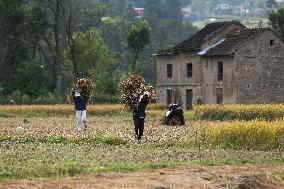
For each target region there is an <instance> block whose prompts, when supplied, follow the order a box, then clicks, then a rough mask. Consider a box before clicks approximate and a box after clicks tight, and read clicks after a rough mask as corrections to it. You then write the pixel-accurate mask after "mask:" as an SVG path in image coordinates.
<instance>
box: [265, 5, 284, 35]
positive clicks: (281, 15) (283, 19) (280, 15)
mask: <svg viewBox="0 0 284 189" xmlns="http://www.w3.org/2000/svg"><path fill="white" fill-rule="evenodd" d="M268 19H269V24H270V25H271V26H272V29H273V30H274V31H275V32H276V33H277V34H278V35H279V36H280V37H281V38H282V39H284V7H281V8H279V9H277V10H276V11H272V12H270V13H269V16H268Z"/></svg>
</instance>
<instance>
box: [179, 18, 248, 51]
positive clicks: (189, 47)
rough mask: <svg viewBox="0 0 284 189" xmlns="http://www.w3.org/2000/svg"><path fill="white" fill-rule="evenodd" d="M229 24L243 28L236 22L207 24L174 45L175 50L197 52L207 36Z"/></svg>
mask: <svg viewBox="0 0 284 189" xmlns="http://www.w3.org/2000/svg"><path fill="white" fill-rule="evenodd" d="M230 23H234V24H237V25H240V26H243V25H242V24H241V23H239V22H237V21H226V22H215V23H211V24H207V25H206V26H205V27H204V28H203V29H201V30H200V31H198V32H197V33H196V34H195V35H193V36H192V37H190V38H189V39H187V40H185V41H183V42H181V43H179V44H178V45H176V46H175V49H177V50H185V51H198V50H200V48H201V45H202V44H203V43H204V40H205V38H206V37H207V36H208V35H210V34H211V33H213V32H215V31H216V30H218V29H221V28H223V27H224V26H226V25H227V24H230Z"/></svg>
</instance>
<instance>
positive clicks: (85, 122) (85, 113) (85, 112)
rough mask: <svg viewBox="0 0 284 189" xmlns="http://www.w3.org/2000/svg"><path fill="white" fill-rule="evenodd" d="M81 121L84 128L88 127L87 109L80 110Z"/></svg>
mask: <svg viewBox="0 0 284 189" xmlns="http://www.w3.org/2000/svg"><path fill="white" fill-rule="evenodd" d="M82 122H83V125H84V130H87V129H88V120H87V111H86V110H83V111H82Z"/></svg>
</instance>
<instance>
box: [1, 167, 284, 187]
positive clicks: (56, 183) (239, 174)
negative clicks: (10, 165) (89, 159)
mask: <svg viewBox="0 0 284 189" xmlns="http://www.w3.org/2000/svg"><path fill="white" fill-rule="evenodd" d="M277 173H279V175H280V176H282V179H283V173H284V165H283V166H275V167H268V166H267V167H265V166H263V167H256V166H254V165H252V166H232V165H230V166H214V167H198V166H186V167H177V168H167V169H154V170H145V171H140V172H134V173H133V172H132V173H102V174H95V175H86V176H84V175H82V176H80V177H63V178H54V179H35V180H6V181H3V182H0V188H1V189H38V188H40V189H51V188H52V189H53V188H54V189H57V188H58V189H73V188H82V189H89V188H104V189H109V188H119V189H120V188H129V189H130V188H131V189H136V188H149V189H150V188H151V189H174V188H181V189H183V188H196V189H201V188H204V189H205V188H208V189H209V188H239V189H257V188H259V189H260V188H271V189H280V188H284V181H283V180H282V181H279V182H276V181H273V179H272V178H273V177H274V178H277Z"/></svg>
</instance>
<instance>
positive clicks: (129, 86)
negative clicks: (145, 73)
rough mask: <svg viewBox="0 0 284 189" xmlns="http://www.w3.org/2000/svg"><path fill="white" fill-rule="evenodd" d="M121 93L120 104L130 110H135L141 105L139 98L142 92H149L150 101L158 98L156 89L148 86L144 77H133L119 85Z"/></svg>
mask: <svg viewBox="0 0 284 189" xmlns="http://www.w3.org/2000/svg"><path fill="white" fill-rule="evenodd" d="M119 90H120V92H121V96H120V103H123V104H124V105H125V108H126V109H128V110H135V109H136V108H137V106H138V104H139V96H140V94H141V93H142V92H145V91H148V92H149V93H150V96H149V97H150V99H155V98H156V93H155V90H154V87H153V86H151V85H149V84H147V83H146V82H145V80H144V78H143V77H141V76H139V75H132V76H131V77H130V78H128V79H126V80H124V81H122V82H121V83H120V84H119Z"/></svg>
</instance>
